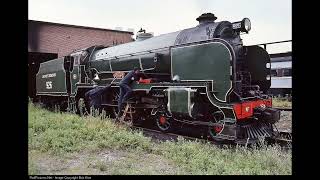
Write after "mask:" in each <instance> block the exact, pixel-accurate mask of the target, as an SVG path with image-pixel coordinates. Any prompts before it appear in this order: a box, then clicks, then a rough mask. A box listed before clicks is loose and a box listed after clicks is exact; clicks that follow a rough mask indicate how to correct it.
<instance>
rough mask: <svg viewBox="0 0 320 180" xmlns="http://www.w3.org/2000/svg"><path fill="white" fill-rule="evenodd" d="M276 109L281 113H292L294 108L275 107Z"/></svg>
mask: <svg viewBox="0 0 320 180" xmlns="http://www.w3.org/2000/svg"><path fill="white" fill-rule="evenodd" d="M273 108H275V109H278V110H280V111H292V108H284V107H273Z"/></svg>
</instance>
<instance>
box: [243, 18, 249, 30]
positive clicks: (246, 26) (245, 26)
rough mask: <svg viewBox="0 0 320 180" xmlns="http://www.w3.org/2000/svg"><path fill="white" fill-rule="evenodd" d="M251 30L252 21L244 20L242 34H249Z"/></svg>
mask: <svg viewBox="0 0 320 180" xmlns="http://www.w3.org/2000/svg"><path fill="white" fill-rule="evenodd" d="M250 30H251V22H250V19H248V18H244V19H243V20H242V21H241V31H242V32H249V31H250Z"/></svg>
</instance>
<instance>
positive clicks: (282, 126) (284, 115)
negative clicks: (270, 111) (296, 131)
mask: <svg viewBox="0 0 320 180" xmlns="http://www.w3.org/2000/svg"><path fill="white" fill-rule="evenodd" d="M276 126H277V128H278V130H279V131H288V132H291V130H292V111H281V117H280V120H279V122H277V123H276Z"/></svg>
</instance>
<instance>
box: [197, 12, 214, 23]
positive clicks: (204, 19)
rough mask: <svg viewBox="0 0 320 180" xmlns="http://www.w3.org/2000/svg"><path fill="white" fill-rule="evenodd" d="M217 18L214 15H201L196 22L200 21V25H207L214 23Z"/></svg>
mask: <svg viewBox="0 0 320 180" xmlns="http://www.w3.org/2000/svg"><path fill="white" fill-rule="evenodd" d="M216 19H217V17H216V16H215V15H214V14H212V13H204V14H201V16H199V17H198V18H197V19H196V20H197V21H199V25H201V24H206V23H213V22H214V21H215V20H216Z"/></svg>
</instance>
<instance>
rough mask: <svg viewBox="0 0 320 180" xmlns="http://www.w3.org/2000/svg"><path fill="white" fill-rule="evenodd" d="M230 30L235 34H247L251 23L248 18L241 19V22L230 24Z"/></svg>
mask: <svg viewBox="0 0 320 180" xmlns="http://www.w3.org/2000/svg"><path fill="white" fill-rule="evenodd" d="M232 28H233V29H234V30H235V31H237V32H240V31H241V32H246V33H248V32H249V31H250V30H251V22H250V19H249V18H243V19H242V21H238V22H234V23H232Z"/></svg>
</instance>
